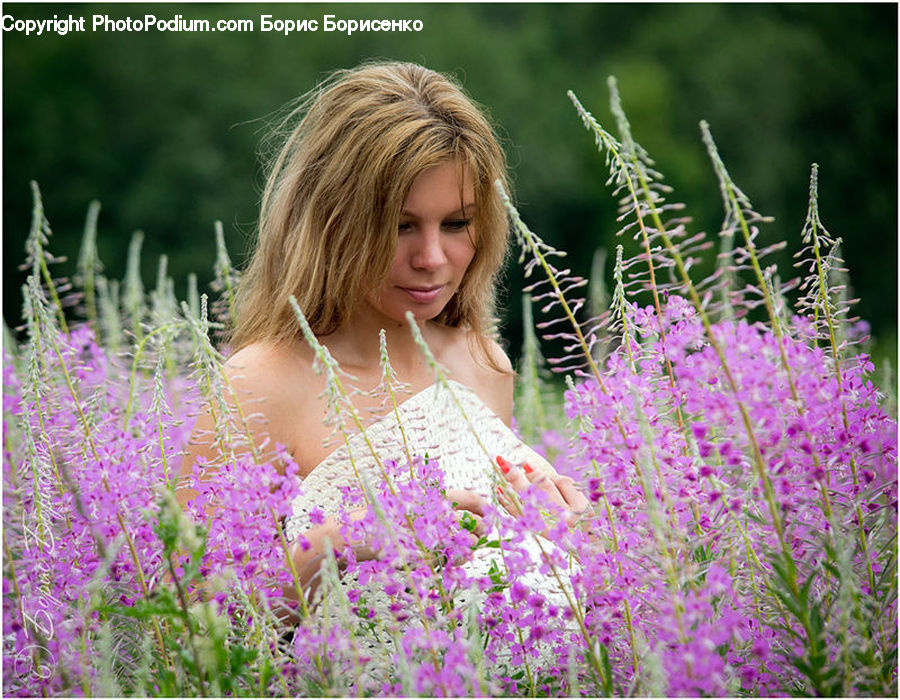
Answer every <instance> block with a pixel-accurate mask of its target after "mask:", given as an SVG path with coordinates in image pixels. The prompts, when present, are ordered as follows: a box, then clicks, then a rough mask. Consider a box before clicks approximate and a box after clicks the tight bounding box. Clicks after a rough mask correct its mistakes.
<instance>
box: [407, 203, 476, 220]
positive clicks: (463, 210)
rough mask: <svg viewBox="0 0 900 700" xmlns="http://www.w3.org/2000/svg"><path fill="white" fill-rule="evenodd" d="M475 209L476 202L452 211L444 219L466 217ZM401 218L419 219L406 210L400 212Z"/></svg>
mask: <svg viewBox="0 0 900 700" xmlns="http://www.w3.org/2000/svg"><path fill="white" fill-rule="evenodd" d="M474 208H475V202H469V203H468V204H466V205H465V206H464V207H462V208H460V209H457V210H455V211H452V212H450V213H449V214H446V215H445V216H444V218H445V219H446V218H447V217H450V216H457V215H460V214H463V215H464V214H466V213H468V212H469V210H471V209H474ZM400 216H410V217H412V218H417V217H416V214H413V213H412V212H410V211H407V210H406V209H404V210H403V211H401V212H400Z"/></svg>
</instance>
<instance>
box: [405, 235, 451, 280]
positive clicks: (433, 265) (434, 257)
mask: <svg viewBox="0 0 900 700" xmlns="http://www.w3.org/2000/svg"><path fill="white" fill-rule="evenodd" d="M418 233H419V235H418V236H416V241H415V244H414V249H413V251H412V256H411V258H410V264H411V265H412V267H413V268H415V269H417V270H437V269H438V268H440V267H441V266H442V265H444V264H445V263H446V262H447V254H446V253H445V252H444V245H443V243H444V242H443V240H442V239H441V232H440V230H439V228H438V227H436V226H435V227H427V228H423V229H421V230H420V231H419V232H418Z"/></svg>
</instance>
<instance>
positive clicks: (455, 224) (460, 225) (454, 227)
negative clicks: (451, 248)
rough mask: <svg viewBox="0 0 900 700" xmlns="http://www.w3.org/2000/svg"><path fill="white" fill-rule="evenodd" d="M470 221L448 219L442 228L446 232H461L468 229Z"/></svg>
mask: <svg viewBox="0 0 900 700" xmlns="http://www.w3.org/2000/svg"><path fill="white" fill-rule="evenodd" d="M471 223H472V219H450V220H449V221H445V222H444V228H445V229H447V230H448V231H463V230H465V229H467V228H469V224H471Z"/></svg>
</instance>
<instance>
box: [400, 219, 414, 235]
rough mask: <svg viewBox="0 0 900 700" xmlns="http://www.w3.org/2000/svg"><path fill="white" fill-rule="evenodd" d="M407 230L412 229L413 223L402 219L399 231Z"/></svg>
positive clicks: (404, 231)
mask: <svg viewBox="0 0 900 700" xmlns="http://www.w3.org/2000/svg"><path fill="white" fill-rule="evenodd" d="M407 231H412V224H410V223H408V222H405V221H402V222H400V224H398V226H397V232H398V233H406V232H407Z"/></svg>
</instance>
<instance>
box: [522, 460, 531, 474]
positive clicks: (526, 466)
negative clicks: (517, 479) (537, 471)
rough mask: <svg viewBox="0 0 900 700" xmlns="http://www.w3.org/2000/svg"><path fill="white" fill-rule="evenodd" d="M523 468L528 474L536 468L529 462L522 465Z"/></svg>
mask: <svg viewBox="0 0 900 700" xmlns="http://www.w3.org/2000/svg"><path fill="white" fill-rule="evenodd" d="M522 468H523V469H524V470H525V473H526V474H531V472H533V471H534V469H532V468H531V465H530V464H529V463H528V462H525V464H523V465H522Z"/></svg>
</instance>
